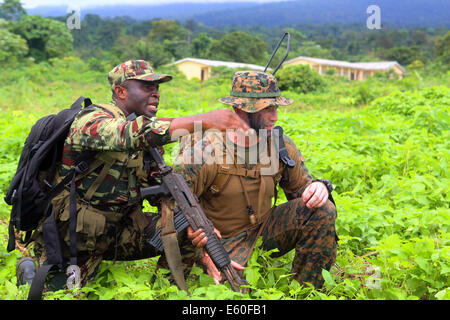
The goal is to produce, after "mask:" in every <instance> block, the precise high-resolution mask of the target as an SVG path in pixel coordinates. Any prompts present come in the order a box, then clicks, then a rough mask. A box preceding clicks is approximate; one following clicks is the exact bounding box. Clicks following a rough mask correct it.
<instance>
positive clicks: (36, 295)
mask: <svg viewBox="0 0 450 320" xmlns="http://www.w3.org/2000/svg"><path fill="white" fill-rule="evenodd" d="M57 268H59V266H58V265H55V264H44V265H42V266H40V267H39V269H38V270H37V272H36V275H35V276H34V278H33V282H31V286H30V291H29V292H28V300H41V299H42V292H43V291H44V283H45V279H46V278H47V274H48V273H49V272H50V271H51V270H52V269H57Z"/></svg>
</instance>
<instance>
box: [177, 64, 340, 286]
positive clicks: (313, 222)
mask: <svg viewBox="0 0 450 320" xmlns="http://www.w3.org/2000/svg"><path fill="white" fill-rule="evenodd" d="M219 101H220V102H222V103H224V104H228V105H231V106H233V108H234V111H235V112H236V114H238V115H239V116H240V117H241V118H242V119H243V120H245V121H246V122H247V123H248V124H249V125H250V127H251V128H252V129H254V130H256V131H257V132H256V133H258V132H259V130H262V131H261V132H265V133H266V136H265V137H264V136H263V135H262V134H259V135H258V137H257V139H259V142H258V147H257V148H256V149H255V148H253V149H252V143H251V141H250V139H249V138H250V137H248V138H246V139H241V140H239V137H240V136H239V134H237V133H235V132H233V131H227V132H226V133H222V132H217V131H216V132H214V131H211V130H210V131H209V132H207V133H205V134H203V136H202V137H201V139H199V138H197V139H196V138H195V137H193V136H187V137H185V138H186V139H182V140H184V141H183V143H182V145H181V151H180V154H179V155H178V157H177V159H176V160H175V163H176V165H175V170H176V171H178V172H179V173H181V174H182V175H183V176H184V178H185V179H186V181H187V182H188V184H189V186H190V188H191V190H192V191H193V193H194V194H195V195H196V196H197V197H198V198H199V201H200V204H201V206H202V208H203V210H204V212H205V214H206V215H207V216H208V218H209V219H210V220H211V221H212V222H213V224H214V226H215V228H216V229H218V231H219V232H220V235H221V237H222V242H223V244H224V246H225V248H226V250H227V251H228V253H229V254H230V257H231V259H232V260H234V261H235V262H237V263H239V264H241V265H243V266H244V265H245V264H246V263H247V261H248V259H249V257H250V255H251V253H252V250H253V247H254V245H255V242H256V240H257V238H258V237H260V236H261V237H262V241H263V242H262V246H263V248H264V249H266V250H271V249H275V248H277V249H278V250H279V251H278V252H277V253H275V254H274V256H281V255H284V254H285V253H287V252H289V251H290V250H292V249H295V257H294V261H293V262H292V273H293V274H294V276H293V278H294V279H295V280H297V281H298V282H299V283H303V282H309V283H312V284H313V285H314V286H316V287H321V285H322V284H323V277H322V268H323V269H326V270H329V269H330V268H331V266H332V265H333V263H334V261H335V257H336V241H337V236H336V232H335V219H336V208H335V205H334V204H333V203H332V202H331V201H330V200H328V198H329V193H330V192H331V189H332V187H331V183H329V181H327V180H319V179H318V180H314V179H313V178H312V177H311V175H310V173H309V172H308V169H307V168H306V166H305V163H304V162H305V158H304V157H303V155H302V153H301V152H300V150H299V149H298V148H297V147H296V145H295V143H294V142H293V141H292V140H291V139H290V138H289V137H288V136H287V135H284V136H283V139H284V143H285V145H286V149H287V151H288V154H289V156H290V158H291V159H292V160H294V161H295V166H294V167H292V168H288V167H287V166H285V165H284V164H283V163H281V162H279V166H278V167H276V168H278V169H276V168H275V170H273V171H272V172H271V173H269V174H267V173H263V170H264V169H267V170H268V169H269V168H268V161H266V160H264V159H263V158H264V153H267V154H268V155H270V152H271V149H270V148H269V147H267V149H266V150H264V149H265V147H264V146H265V145H266V143H261V142H264V139H265V141H269V140H270V136H271V133H272V129H273V127H274V124H275V122H276V121H277V107H278V106H279V105H282V106H285V105H289V104H290V103H292V100H290V99H287V98H284V97H282V96H281V94H280V91H279V89H278V85H277V81H276V79H275V77H274V76H273V75H271V74H267V73H263V72H253V71H239V72H237V73H236V74H235V75H234V78H233V82H232V90H231V94H230V96H228V97H224V98H221V99H219ZM264 130H266V131H264ZM239 141H240V142H239ZM267 145H268V144H267ZM253 147H256V146H255V144H253ZM252 153H253V156H254V159H256V161H254V162H251V161H250V160H251V157H252V155H251V154H252ZM272 154H274V152H273V151H272ZM276 155H278V153H277V154H276ZM275 159H276V161H279V159H278V157H276V158H275ZM276 164H278V163H276ZM267 170H266V172H269V171H267ZM278 184H279V185H280V187H281V188H282V189H283V191H284V193H285V195H286V198H287V199H288V201H287V202H286V203H283V204H281V205H278V206H272V198H273V197H274V196H275V193H276V186H277V185H278ZM203 235H204V234H203ZM201 236H202V235H200V236H199V238H201ZM197 241H198V240H197ZM203 243H204V241H203V242H202V244H203ZM200 261H201V263H203V264H204V266H205V268H206V269H207V271H208V273H209V274H210V275H211V276H213V278H214V279H215V281H216V283H217V282H218V281H220V278H221V275H220V273H219V272H218V271H217V269H216V268H215V266H214V264H212V263H211V260H210V258H209V257H208V256H207V255H204V256H203V257H202V258H200Z"/></svg>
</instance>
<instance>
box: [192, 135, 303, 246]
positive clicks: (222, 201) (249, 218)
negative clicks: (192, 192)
mask: <svg viewBox="0 0 450 320" xmlns="http://www.w3.org/2000/svg"><path fill="white" fill-rule="evenodd" d="M286 148H287V149H288V152H289V154H290V155H293V154H294V153H295V150H293V148H292V147H291V146H290V145H289V144H287V143H286ZM300 159H301V161H304V160H305V159H304V158H303V156H300ZM215 166H216V168H214V170H217V173H216V176H215V178H214V180H213V182H212V184H211V185H210V186H209V187H208V188H207V189H206V191H205V192H203V194H202V195H200V197H199V200H200V204H201V206H202V208H203V210H204V211H205V214H206V215H207V216H208V218H209V219H210V220H211V221H212V222H213V224H214V226H215V227H216V228H217V229H218V230H220V232H221V235H222V236H223V237H224V238H228V237H233V236H235V235H237V234H239V233H241V232H243V231H245V230H248V229H249V228H251V227H253V226H256V225H258V224H260V223H263V222H265V221H266V220H267V218H268V217H269V215H270V213H271V210H272V208H273V207H274V205H275V204H276V199H277V185H278V183H279V182H280V181H281V179H282V177H283V176H286V177H287V176H288V174H287V173H284V174H283V172H285V170H288V169H287V168H286V166H285V165H284V164H283V163H282V162H280V163H279V167H278V170H277V172H276V173H275V174H273V175H261V169H262V168H263V165H261V164H260V163H258V164H256V165H254V166H253V167H251V168H250V167H249V166H247V165H245V164H237V163H236V161H234V164H216V165H215ZM209 168H211V166H209ZM211 169H212V168H211ZM273 197H275V201H274V203H272V198H273Z"/></svg>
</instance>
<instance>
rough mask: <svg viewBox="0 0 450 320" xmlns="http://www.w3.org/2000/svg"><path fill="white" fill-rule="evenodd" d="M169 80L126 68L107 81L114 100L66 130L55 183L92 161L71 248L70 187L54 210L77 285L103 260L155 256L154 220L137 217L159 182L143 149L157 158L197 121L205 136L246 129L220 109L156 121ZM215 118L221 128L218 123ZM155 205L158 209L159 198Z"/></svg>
mask: <svg viewBox="0 0 450 320" xmlns="http://www.w3.org/2000/svg"><path fill="white" fill-rule="evenodd" d="M171 79H172V77H171V76H169V75H165V74H157V73H155V72H154V71H153V69H152V67H151V66H150V64H149V63H148V62H146V61H143V60H130V61H126V62H124V63H122V64H120V65H118V66H116V67H115V68H114V69H113V70H111V72H110V73H109V74H108V80H109V82H110V85H111V90H112V97H113V101H112V102H111V103H110V104H94V106H92V107H88V108H85V109H83V110H82V111H81V112H80V113H79V114H78V115H77V116H76V118H75V120H74V122H73V123H72V126H71V129H70V132H69V135H68V137H67V138H66V140H65V144H64V150H63V156H62V163H61V165H60V166H59V167H58V168H57V178H56V180H57V181H60V180H62V179H64V177H65V176H66V175H67V174H68V172H70V170H71V169H72V168H74V166H75V163H76V160H77V158H78V157H79V156H80V155H81V154H84V153H85V152H86V151H87V150H90V151H93V152H94V154H95V157H96V160H94V161H93V163H92V164H91V166H90V167H89V169H88V170H87V172H86V174H84V176H81V177H79V179H77V181H76V209H77V219H76V239H75V240H76V242H75V243H76V246H74V245H73V242H72V241H71V238H72V234H73V233H71V231H70V230H69V229H70V220H71V218H70V196H69V195H70V192H69V189H70V183H69V186H67V188H66V189H65V190H64V191H63V192H61V193H60V194H59V195H57V196H56V197H55V198H54V199H53V201H52V204H53V212H54V215H55V217H54V218H55V221H56V226H57V229H58V233H59V238H60V245H61V250H60V251H62V258H63V260H64V261H63V263H64V264H68V263H69V260H70V261H72V260H73V258H76V261H77V265H78V266H79V269H80V278H81V279H80V281H81V285H82V286H83V285H85V284H86V282H87V281H88V280H89V279H92V278H93V277H94V276H95V274H96V271H97V269H98V267H99V265H100V263H101V261H102V260H115V259H117V260H135V259H144V258H149V257H153V256H156V255H159V254H160V252H158V251H157V250H156V249H155V248H153V247H152V246H151V245H150V244H149V243H148V239H150V238H152V237H153V236H154V233H155V231H156V229H157V228H158V227H159V225H160V214H158V213H155V214H152V213H150V214H145V213H143V212H142V199H140V195H139V188H140V187H142V186H151V185H156V184H159V183H160V176H159V170H158V168H157V166H156V163H155V162H154V161H151V159H150V160H149V161H146V162H147V163H146V165H145V166H144V151H145V150H149V149H150V148H155V147H158V149H159V151H160V153H161V154H162V153H163V152H164V149H163V145H165V144H167V143H170V142H172V141H174V140H175V139H176V138H177V137H176V136H175V132H176V131H177V130H180V129H182V130H184V131H185V132H186V131H187V132H193V128H194V122H195V121H201V122H202V124H203V129H210V128H216V129H219V130H225V129H227V128H229V127H230V126H231V127H235V128H241V129H244V130H246V129H247V128H248V126H247V125H246V124H245V122H244V121H242V120H241V119H239V117H237V116H236V115H235V114H234V113H233V112H232V111H231V110H226V109H222V110H215V111H212V112H208V113H204V114H198V115H193V116H187V117H180V118H170V119H169V118H156V112H157V110H158V104H159V98H160V95H159V84H160V83H163V82H167V81H169V80H171ZM132 113H135V114H136V117H135V119H127V116H128V115H130V114H132ZM218 117H220V118H221V119H224V121H223V122H221V123H217V122H216V121H215V120H216V119H217V118H218ZM154 201H155V203H153V204H154V205H155V206H158V199H154ZM43 230H44V226H43V223H41V224H40V225H39V226H38V228H37V229H36V232H35V233H34V234H33V236H32V240H33V241H34V243H35V244H34V251H35V254H36V258H37V260H38V261H39V265H40V267H42V266H43V265H47V266H48V265H50V264H49V263H47V261H48V256H49V251H48V249H49V247H52V246H51V245H52V242H48V241H47V239H46V236H45V233H44V232H43ZM188 231H189V230H188ZM191 231H192V229H191ZM188 240H190V238H189V236H187V234H186V232H183V233H181V234H179V241H180V242H181V243H182V245H181V250H182V252H183V255H184V258H185V261H184V262H185V264H186V265H192V264H193V263H194V259H193V257H194V251H195V248H194V246H193V245H192V243H191V241H188ZM49 245H50V246H49ZM74 247H75V250H74ZM74 251H75V253H74ZM50 253H51V252H50ZM74 255H75V257H74ZM26 261H28V262H29V258H28V260H26ZM70 264H72V263H70ZM29 266H30V265H29V263H22V261H21V263H19V265H18V270H17V275H18V277H19V279H18V280H19V282H18V283H20V284H24V283H25V282H31V279H29V278H30V277H28V278H27V275H28V274H32V273H31V272H30V270H28V269H29ZM42 270H44V269H42ZM58 278H60V279H59V280H60V281H58ZM66 278H67V277H66V275H65V273H58V275H57V276H55V275H54V276H53V277H52V279H51V281H49V284H50V286H49V288H51V289H62V288H63V287H64V284H65V279H66Z"/></svg>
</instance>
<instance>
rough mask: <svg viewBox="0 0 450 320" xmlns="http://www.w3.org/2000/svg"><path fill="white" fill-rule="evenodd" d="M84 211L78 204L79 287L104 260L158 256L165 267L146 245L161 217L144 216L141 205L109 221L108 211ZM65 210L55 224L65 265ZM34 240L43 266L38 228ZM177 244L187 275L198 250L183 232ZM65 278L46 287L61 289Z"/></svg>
mask: <svg viewBox="0 0 450 320" xmlns="http://www.w3.org/2000/svg"><path fill="white" fill-rule="evenodd" d="M66 202H67V201H66ZM84 209H85V207H83V204H82V203H80V202H77V210H78V217H77V250H78V255H77V263H78V266H79V267H80V272H81V274H80V276H81V286H84V285H85V284H86V282H87V281H89V280H91V279H93V278H94V277H95V275H96V273H97V271H98V267H99V266H100V264H101V262H102V261H103V260H110V261H111V260H114V261H116V260H117V261H130V260H138V259H148V258H151V257H155V256H158V255H161V257H160V259H159V261H158V266H159V267H164V268H167V263H166V260H165V256H164V253H163V252H161V251H158V250H157V249H156V248H154V247H153V246H152V245H150V243H149V240H150V239H151V238H152V237H153V236H154V235H155V233H156V231H157V230H158V229H159V227H160V225H161V221H160V220H161V216H160V214H157V213H144V212H142V207H141V206H136V207H134V208H132V209H130V210H128V212H124V213H123V215H122V216H121V217H120V219H119V220H117V219H116V218H111V215H109V214H108V213H107V212H102V211H100V210H96V209H93V208H90V207H88V208H87V209H86V210H84ZM66 210H67V208H64V206H63V209H61V210H60V211H61V212H62V213H60V214H57V215H56V223H57V227H58V231H59V235H60V239H61V250H62V256H63V258H64V260H65V261H67V262H68V261H69V259H70V249H69V248H70V237H69V221H68V219H66V217H65V214H64V211H66ZM99 215H105V216H106V219H101V217H100V216H99ZM119 216H120V215H119ZM111 220H113V221H111ZM116 220H117V221H116ZM33 237H34V240H35V242H34V253H35V256H36V259H37V260H38V262H39V265H42V264H43V263H45V262H46V260H47V255H46V251H45V245H44V238H43V235H42V230H41V229H37V231H36V233H35V235H34V236H33ZM178 241H179V244H180V251H181V255H182V264H183V266H185V273H186V274H188V273H189V270H190V268H191V267H192V265H193V264H194V263H195V256H196V253H197V251H196V249H195V248H194V246H193V245H192V243H191V242H190V241H189V240H188V239H187V233H186V230H184V231H182V232H180V233H179V234H178ZM65 279H66V277H65V274H56V275H55V274H53V275H49V278H48V281H47V285H46V287H47V289H50V290H59V289H63V287H64V285H65Z"/></svg>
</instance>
